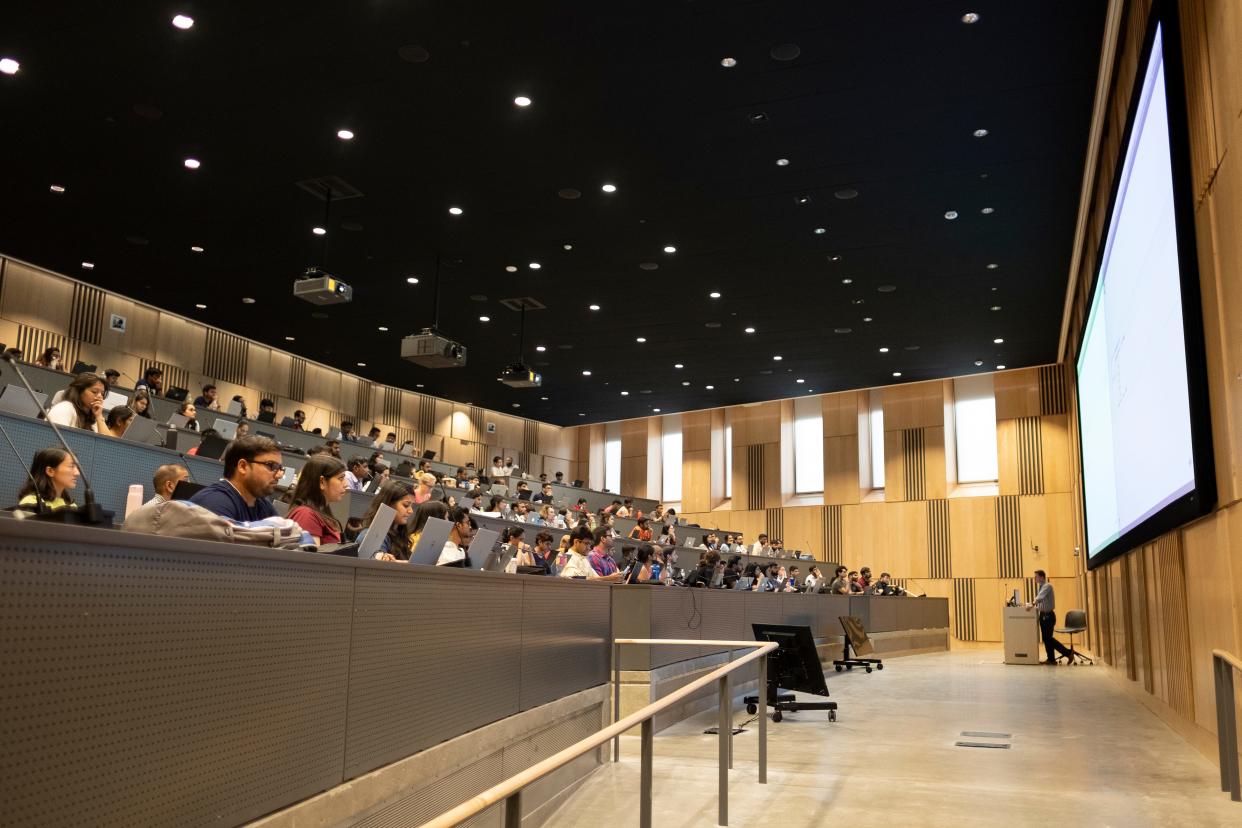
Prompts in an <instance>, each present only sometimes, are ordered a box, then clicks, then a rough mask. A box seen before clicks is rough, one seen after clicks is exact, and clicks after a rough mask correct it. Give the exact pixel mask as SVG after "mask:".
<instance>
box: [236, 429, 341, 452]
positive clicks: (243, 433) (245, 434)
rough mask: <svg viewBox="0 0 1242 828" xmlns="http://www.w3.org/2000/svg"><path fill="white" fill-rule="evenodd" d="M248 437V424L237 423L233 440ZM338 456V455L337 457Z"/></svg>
mask: <svg viewBox="0 0 1242 828" xmlns="http://www.w3.org/2000/svg"><path fill="white" fill-rule="evenodd" d="M249 436H250V423H248V422H246V421H245V420H238V421H237V433H236V434H234V435H233V439H234V440H240V439H241V438H242V437H249ZM337 456H338V457H339V456H340V455H339V454H338V455H337Z"/></svg>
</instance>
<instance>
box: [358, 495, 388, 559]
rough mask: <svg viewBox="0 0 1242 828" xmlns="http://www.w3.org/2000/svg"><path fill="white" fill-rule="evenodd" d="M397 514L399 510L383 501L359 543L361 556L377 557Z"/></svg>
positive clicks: (359, 554) (359, 555)
mask: <svg viewBox="0 0 1242 828" xmlns="http://www.w3.org/2000/svg"><path fill="white" fill-rule="evenodd" d="M396 516H397V511H396V510H395V509H393V508H392V507H391V506H388V505H386V504H383V503H381V504H380V505H379V508H377V509H376V510H375V518H374V519H373V520H372V521H371V525H370V526H369V527H367V534H366V536H365V537H363V539H362V542H361V543H359V544H358V557H359V558H374V557H375V553H376V552H378V551H379V548H380V544H382V543H383V542H384V538H385V537H387V535H388V530H389V529H390V528H392V521H393V518H394V517H396Z"/></svg>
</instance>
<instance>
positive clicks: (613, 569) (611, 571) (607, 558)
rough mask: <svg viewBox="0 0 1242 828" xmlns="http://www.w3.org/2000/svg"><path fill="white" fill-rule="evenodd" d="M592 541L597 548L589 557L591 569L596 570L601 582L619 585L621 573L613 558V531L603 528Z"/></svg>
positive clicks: (596, 532) (593, 549)
mask: <svg viewBox="0 0 1242 828" xmlns="http://www.w3.org/2000/svg"><path fill="white" fill-rule="evenodd" d="M592 539H593V540H594V541H595V546H594V547H593V548H592V549H591V554H590V555H588V556H587V560H588V561H590V563H591V568H592V569H594V570H595V574H596V575H598V576H599V580H601V581H610V582H612V583H619V582H620V581H621V572H620V570H619V568H618V567H617V562H616V560H615V559H614V558H613V557H612V530H611V529H608V528H607V527H604V526H601V527H600V528H598V529H596V530H595V532H594V533H593V534H592Z"/></svg>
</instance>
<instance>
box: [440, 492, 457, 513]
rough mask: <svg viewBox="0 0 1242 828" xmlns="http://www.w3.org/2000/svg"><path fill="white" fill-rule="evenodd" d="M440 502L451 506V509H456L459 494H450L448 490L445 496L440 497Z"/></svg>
mask: <svg viewBox="0 0 1242 828" xmlns="http://www.w3.org/2000/svg"><path fill="white" fill-rule="evenodd" d="M450 488H451V487H450ZM440 502H441V503H443V504H444V505H445V506H447V507H449V508H450V509H456V508H457V495H454V494H450V493H449V492H447V491H446V492H445V493H444V497H442V498H440Z"/></svg>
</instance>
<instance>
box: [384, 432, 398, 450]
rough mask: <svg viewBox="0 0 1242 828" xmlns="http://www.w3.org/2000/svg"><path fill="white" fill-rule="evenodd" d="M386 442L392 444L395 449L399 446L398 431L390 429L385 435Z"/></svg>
mask: <svg viewBox="0 0 1242 828" xmlns="http://www.w3.org/2000/svg"><path fill="white" fill-rule="evenodd" d="M384 442H385V443H387V444H388V445H391V446H392V447H393V448H394V449H395V448H396V447H397V432H395V431H390V432H388V433H387V434H385V435H384Z"/></svg>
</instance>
